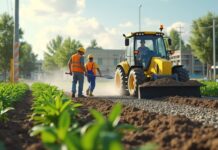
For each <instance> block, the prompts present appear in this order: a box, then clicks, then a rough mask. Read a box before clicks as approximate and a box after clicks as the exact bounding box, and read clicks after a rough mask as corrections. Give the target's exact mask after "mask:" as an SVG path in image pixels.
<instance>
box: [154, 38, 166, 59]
mask: <svg viewBox="0 0 218 150" xmlns="http://www.w3.org/2000/svg"><path fill="white" fill-rule="evenodd" d="M156 42H157V44H156V46H157V52H158V55H159V56H161V57H164V58H165V57H166V55H167V54H166V49H165V45H164V41H163V38H157V40H156Z"/></svg>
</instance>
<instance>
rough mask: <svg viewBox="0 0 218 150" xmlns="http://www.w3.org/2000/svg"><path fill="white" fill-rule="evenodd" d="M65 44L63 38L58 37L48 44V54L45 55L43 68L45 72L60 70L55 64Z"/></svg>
mask: <svg viewBox="0 0 218 150" xmlns="http://www.w3.org/2000/svg"><path fill="white" fill-rule="evenodd" d="M62 43H63V37H61V36H60V35H58V36H57V37H56V38H54V39H52V40H51V41H50V42H49V43H48V44H47V50H48V52H45V53H44V61H43V64H42V67H43V69H44V70H49V71H51V70H55V69H57V68H58V65H57V64H56V62H55V57H54V56H55V54H56V52H57V51H58V50H59V49H60V48H61V46H62Z"/></svg>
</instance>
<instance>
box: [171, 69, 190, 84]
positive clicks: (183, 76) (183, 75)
mask: <svg viewBox="0 0 218 150" xmlns="http://www.w3.org/2000/svg"><path fill="white" fill-rule="evenodd" d="M173 74H177V77H178V80H179V81H181V82H186V81H188V80H189V75H188V71H187V70H185V69H184V68H182V67H178V68H174V69H173Z"/></svg>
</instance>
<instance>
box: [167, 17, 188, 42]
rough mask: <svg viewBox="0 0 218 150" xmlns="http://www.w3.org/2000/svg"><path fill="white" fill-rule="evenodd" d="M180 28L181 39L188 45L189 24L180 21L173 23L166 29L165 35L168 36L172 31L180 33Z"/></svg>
mask: <svg viewBox="0 0 218 150" xmlns="http://www.w3.org/2000/svg"><path fill="white" fill-rule="evenodd" d="M180 26H181V32H182V39H183V40H184V41H185V42H186V43H188V40H189V37H190V32H191V28H190V27H191V26H190V24H188V23H186V22H182V21H178V22H175V23H173V24H172V25H171V26H169V27H168V28H167V34H168V35H169V33H170V31H171V30H172V29H174V30H176V31H178V32H180Z"/></svg>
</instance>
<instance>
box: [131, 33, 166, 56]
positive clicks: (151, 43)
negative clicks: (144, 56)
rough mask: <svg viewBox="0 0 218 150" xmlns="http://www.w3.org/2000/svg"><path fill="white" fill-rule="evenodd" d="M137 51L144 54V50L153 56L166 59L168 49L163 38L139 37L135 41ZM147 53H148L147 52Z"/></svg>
mask: <svg viewBox="0 0 218 150" xmlns="http://www.w3.org/2000/svg"><path fill="white" fill-rule="evenodd" d="M134 49H135V50H139V51H141V52H142V53H143V51H144V50H149V51H150V52H151V54H153V56H159V57H163V58H166V57H167V53H166V48H165V45H164V41H163V37H162V36H157V35H144V36H137V37H136V39H135V48H134ZM145 53H146V52H145Z"/></svg>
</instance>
